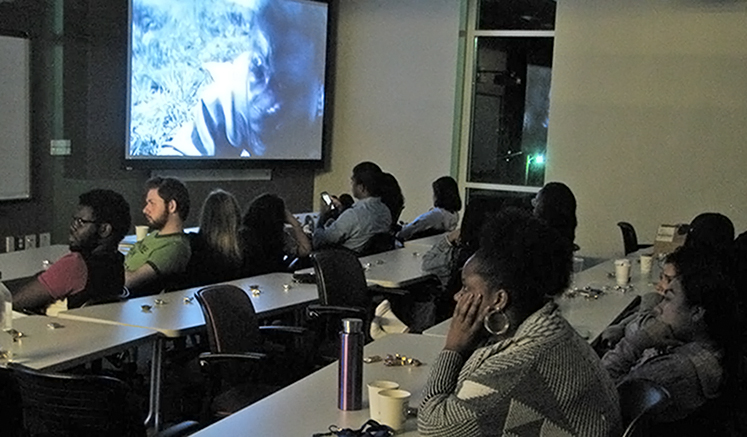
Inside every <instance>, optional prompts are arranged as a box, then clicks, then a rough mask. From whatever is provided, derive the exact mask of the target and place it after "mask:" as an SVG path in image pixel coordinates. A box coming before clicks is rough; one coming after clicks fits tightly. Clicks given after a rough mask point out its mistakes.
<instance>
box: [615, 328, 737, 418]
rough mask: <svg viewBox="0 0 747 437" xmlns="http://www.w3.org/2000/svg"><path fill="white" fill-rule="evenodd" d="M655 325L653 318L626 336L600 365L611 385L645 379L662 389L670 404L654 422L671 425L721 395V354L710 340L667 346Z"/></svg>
mask: <svg viewBox="0 0 747 437" xmlns="http://www.w3.org/2000/svg"><path fill="white" fill-rule="evenodd" d="M656 324H662V322H660V321H659V320H657V319H654V320H653V321H652V322H649V323H647V324H646V325H644V326H643V328H642V329H640V330H637V331H635V332H633V333H631V334H626V335H625V337H624V338H623V339H622V340H620V342H619V343H618V344H617V346H616V347H615V349H613V350H611V351H609V352H607V353H606V354H605V355H604V357H603V358H602V364H603V365H604V367H605V368H606V369H607V371H608V372H609V374H610V376H611V377H612V379H613V380H614V381H615V382H618V383H619V382H622V381H625V380H629V379H648V380H651V381H655V382H657V383H659V384H661V385H662V386H664V388H666V389H667V391H668V392H669V394H670V395H671V397H672V402H671V403H670V404H669V406H668V408H667V409H665V410H664V411H662V412H660V413H659V415H658V416H657V418H656V419H657V420H658V421H662V422H671V421H675V420H680V419H682V418H684V417H686V416H687V415H689V414H691V413H693V412H694V411H696V410H697V409H698V408H699V407H701V406H703V405H704V404H705V403H706V402H707V401H708V400H710V399H716V398H717V397H718V396H719V395H720V394H721V391H720V390H721V385H722V383H723V376H724V375H723V368H722V367H721V361H722V359H723V352H722V351H721V350H720V349H719V348H718V346H716V344H715V343H714V342H713V341H710V340H706V341H699V342H696V341H693V342H689V343H683V344H679V345H674V344H669V345H667V344H666V343H665V342H664V338H662V336H661V335H660V334H659V332H661V329H656V326H655V325H656Z"/></svg>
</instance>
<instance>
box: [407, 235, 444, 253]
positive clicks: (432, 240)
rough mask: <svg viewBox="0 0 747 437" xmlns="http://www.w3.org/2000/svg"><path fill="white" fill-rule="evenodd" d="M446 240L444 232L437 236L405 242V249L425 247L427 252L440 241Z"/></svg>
mask: <svg viewBox="0 0 747 437" xmlns="http://www.w3.org/2000/svg"><path fill="white" fill-rule="evenodd" d="M443 238H446V232H444V233H443V234H438V235H431V236H430V237H424V238H418V239H416V240H409V241H405V247H407V246H426V247H427V249H426V250H425V252H427V251H428V249H430V248H431V247H433V245H435V244H436V243H438V242H439V241H440V240H441V239H443Z"/></svg>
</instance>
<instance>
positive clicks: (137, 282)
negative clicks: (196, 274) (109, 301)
mask: <svg viewBox="0 0 747 437" xmlns="http://www.w3.org/2000/svg"><path fill="white" fill-rule="evenodd" d="M145 188H146V189H147V190H148V191H147V194H146V196H145V207H144V208H143V214H144V215H145V218H146V220H148V226H150V228H151V229H155V230H156V231H155V232H151V233H150V234H148V235H147V236H146V237H145V238H144V239H143V240H141V241H138V242H137V243H135V245H134V246H133V247H132V249H130V251H129V252H128V253H127V257H126V258H125V261H124V266H125V286H126V287H127V289H128V290H129V292H130V295H131V296H145V295H148V294H153V293H157V292H159V291H161V290H162V289H163V288H168V287H169V286H170V285H171V282H172V281H174V280H175V278H176V276H178V275H180V274H182V273H184V271H185V269H186V267H187V263H188V262H189V257H190V256H191V254H192V251H191V249H190V245H189V239H188V238H187V236H186V235H185V234H184V221H185V220H186V219H187V216H188V215H189V192H188V191H187V187H185V186H184V184H183V183H182V182H181V181H180V180H179V179H176V178H162V177H154V178H151V179H150V180H148V182H146V184H145Z"/></svg>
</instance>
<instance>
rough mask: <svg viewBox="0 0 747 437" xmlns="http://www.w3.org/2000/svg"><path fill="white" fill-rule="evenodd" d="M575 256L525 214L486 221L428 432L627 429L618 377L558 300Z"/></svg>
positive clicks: (427, 412) (432, 382) (427, 410)
mask: <svg viewBox="0 0 747 437" xmlns="http://www.w3.org/2000/svg"><path fill="white" fill-rule="evenodd" d="M571 254H572V246H571V243H570V242H569V241H567V239H565V238H563V237H561V236H560V235H559V234H558V233H557V232H556V231H554V230H551V229H550V228H549V227H547V225H545V224H543V223H541V222H540V221H538V220H537V219H535V218H532V217H531V216H529V215H528V214H527V213H523V212H520V211H518V210H507V211H505V212H503V213H501V214H499V216H498V217H497V218H496V219H495V220H494V221H492V222H491V223H489V224H488V226H487V227H486V228H485V231H484V235H483V238H482V240H481V241H480V249H479V250H478V251H477V253H476V254H475V255H474V256H473V257H472V258H470V259H469V260H468V261H467V263H466V264H465V266H464V269H463V272H462V278H463V287H462V289H461V290H460V291H459V293H457V295H456V296H455V300H456V301H457V306H456V309H455V310H454V317H453V319H452V322H451V327H450V328H449V332H448V334H447V337H446V344H445V346H444V349H443V351H441V353H440V354H439V355H438V358H437V359H436V361H435V362H434V363H433V368H432V370H431V374H430V377H429V379H428V382H427V383H426V386H425V388H424V393H423V395H424V399H423V403H422V404H421V407H420V412H419V414H418V430H419V431H420V433H421V434H422V435H425V436H460V437H465V436H488V435H522V436H524V435H528V436H531V435H537V436H540V435H558V436H617V435H620V434H621V419H620V409H619V403H618V397H617V392H616V390H615V386H614V385H613V383H612V380H611V379H610V378H609V376H608V375H607V372H605V370H604V369H603V368H602V366H601V364H600V362H599V358H598V357H597V356H596V354H595V353H594V351H593V350H592V349H591V347H590V346H589V345H588V344H587V343H586V341H584V339H582V338H581V337H580V336H579V335H578V334H577V333H576V332H575V331H574V330H573V328H572V327H571V326H570V325H569V324H568V323H567V322H566V321H565V319H563V318H562V317H561V316H560V314H559V313H558V310H557V307H556V306H555V304H554V303H553V302H552V298H551V296H553V295H557V294H559V293H561V292H562V291H563V290H565V288H566V287H567V285H568V280H569V275H570V270H571V256H572V255H571Z"/></svg>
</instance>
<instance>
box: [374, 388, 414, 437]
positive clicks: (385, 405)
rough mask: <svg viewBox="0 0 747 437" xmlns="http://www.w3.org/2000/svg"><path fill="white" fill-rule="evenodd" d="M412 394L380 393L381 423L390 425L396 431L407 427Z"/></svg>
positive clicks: (397, 391)
mask: <svg viewBox="0 0 747 437" xmlns="http://www.w3.org/2000/svg"><path fill="white" fill-rule="evenodd" d="M410 396H411V395H410V392H409V391H406V390H399V389H394V390H382V391H380V392H379V399H378V403H379V419H380V420H379V423H383V424H384V425H388V426H389V427H391V428H392V429H393V430H395V431H400V430H402V428H404V426H405V419H407V408H408V406H409V404H410Z"/></svg>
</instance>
